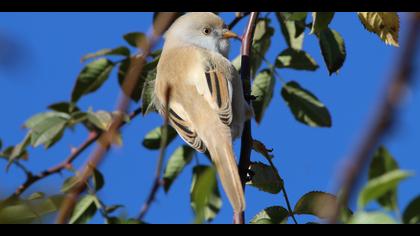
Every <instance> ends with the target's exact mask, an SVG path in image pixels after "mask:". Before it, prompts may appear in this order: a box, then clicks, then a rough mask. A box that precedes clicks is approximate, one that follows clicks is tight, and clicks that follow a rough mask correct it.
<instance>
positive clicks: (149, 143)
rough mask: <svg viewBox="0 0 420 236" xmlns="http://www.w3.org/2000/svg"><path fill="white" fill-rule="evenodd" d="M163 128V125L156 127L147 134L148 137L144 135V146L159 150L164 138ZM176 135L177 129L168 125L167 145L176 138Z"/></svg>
mask: <svg viewBox="0 0 420 236" xmlns="http://www.w3.org/2000/svg"><path fill="white" fill-rule="evenodd" d="M162 128H163V127H157V128H154V129H153V130H151V131H150V132H149V133H147V134H146V137H144V140H143V146H144V147H145V148H148V149H152V150H157V149H159V148H160V143H161V139H162ZM176 136H177V133H176V131H175V130H174V129H173V128H172V127H171V126H168V138H167V140H166V145H169V144H170V143H171V141H172V140H174V139H175V138H176Z"/></svg>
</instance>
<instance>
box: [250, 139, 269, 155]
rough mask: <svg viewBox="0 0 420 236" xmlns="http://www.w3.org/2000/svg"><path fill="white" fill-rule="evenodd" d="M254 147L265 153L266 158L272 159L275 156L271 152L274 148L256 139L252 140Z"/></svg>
mask: <svg viewBox="0 0 420 236" xmlns="http://www.w3.org/2000/svg"><path fill="white" fill-rule="evenodd" d="M252 149H254V150H255V151H257V152H258V153H260V154H261V155H263V156H264V157H265V158H266V159H272V158H273V157H274V156H273V155H272V154H271V153H272V152H273V149H268V148H267V147H266V146H265V145H264V143H262V142H261V141H258V140H256V139H254V140H253V141H252Z"/></svg>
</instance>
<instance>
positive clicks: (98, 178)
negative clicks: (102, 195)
mask: <svg viewBox="0 0 420 236" xmlns="http://www.w3.org/2000/svg"><path fill="white" fill-rule="evenodd" d="M92 179H93V186H94V187H95V191H96V192H98V191H99V190H101V189H102V188H103V187H104V185H105V178H104V176H103V175H102V173H101V172H100V171H99V170H98V169H96V168H95V169H94V170H93V177H92Z"/></svg>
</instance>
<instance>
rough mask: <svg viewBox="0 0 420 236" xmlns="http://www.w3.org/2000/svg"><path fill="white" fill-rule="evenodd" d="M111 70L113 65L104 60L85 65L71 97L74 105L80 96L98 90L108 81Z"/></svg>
mask: <svg viewBox="0 0 420 236" xmlns="http://www.w3.org/2000/svg"><path fill="white" fill-rule="evenodd" d="M113 68H114V63H113V62H111V61H110V60H108V59H105V58H102V59H98V60H95V61H92V62H90V63H89V64H87V65H86V66H85V68H84V69H83V70H82V71H81V72H80V74H79V76H78V77H77V81H76V85H75V86H74V88H73V92H72V95H71V101H72V102H74V103H75V102H77V101H78V100H79V99H80V98H81V97H82V96H84V95H86V94H89V93H92V92H95V91H96V90H98V89H99V88H100V87H101V86H102V84H103V83H104V82H105V81H106V80H107V79H108V77H109V74H110V73H111V71H112V69H113Z"/></svg>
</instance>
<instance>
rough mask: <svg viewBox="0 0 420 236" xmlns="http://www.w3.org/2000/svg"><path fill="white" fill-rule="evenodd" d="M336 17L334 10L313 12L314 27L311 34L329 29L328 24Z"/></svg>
mask: <svg viewBox="0 0 420 236" xmlns="http://www.w3.org/2000/svg"><path fill="white" fill-rule="evenodd" d="M333 18H334V12H313V13H312V19H313V20H312V28H311V32H310V34H314V33H319V32H321V31H323V30H325V29H328V25H329V24H330V23H331V21H332V19H333Z"/></svg>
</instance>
